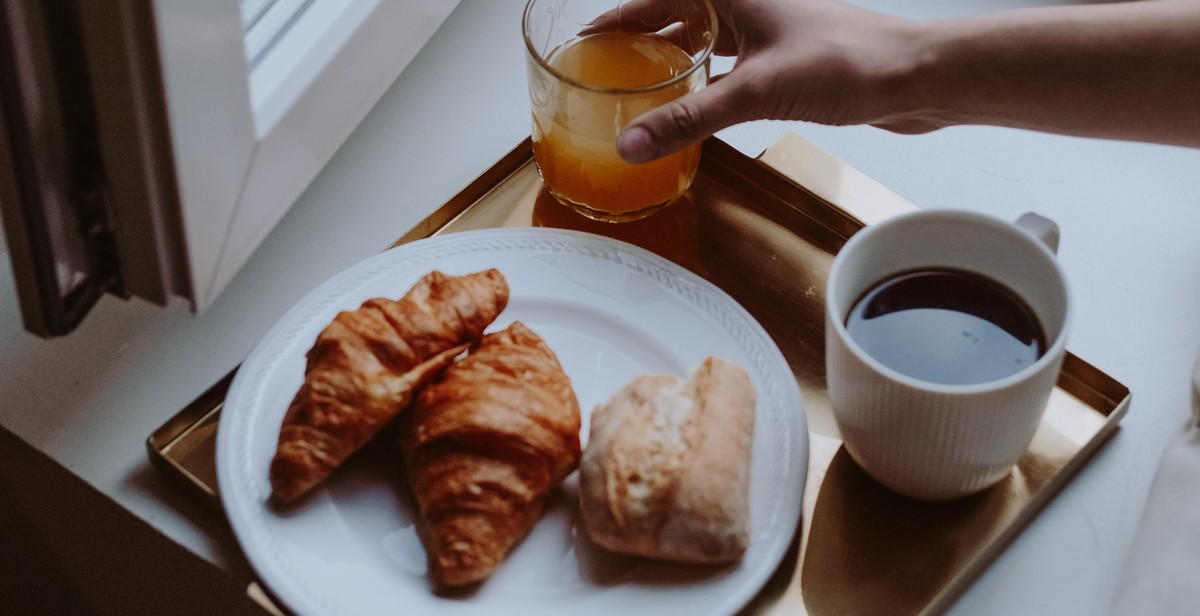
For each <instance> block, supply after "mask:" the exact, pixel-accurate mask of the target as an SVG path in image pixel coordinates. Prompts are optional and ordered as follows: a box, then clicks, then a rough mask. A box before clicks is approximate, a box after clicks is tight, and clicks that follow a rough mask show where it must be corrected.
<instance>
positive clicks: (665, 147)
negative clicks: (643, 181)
mask: <svg viewBox="0 0 1200 616" xmlns="http://www.w3.org/2000/svg"><path fill="white" fill-rule="evenodd" d="M736 81H737V79H734V78H732V75H731V76H727V77H726V78H724V79H721V80H719V81H717V82H715V83H713V84H711V85H710V86H709V87H707V88H705V89H703V90H700V91H698V92H693V93H691V94H688V95H687V96H684V97H682V98H679V99H677V100H675V101H672V102H670V103H668V104H666V105H663V106H662V107H659V108H657V109H655V110H653V111H650V112H647V113H646V114H644V115H642V116H640V117H638V118H636V119H634V121H633V122H630V123H629V126H627V127H625V129H624V130H622V131H621V134H620V135H619V136H618V137H617V153H618V154H619V155H620V156H621V158H623V159H625V160H626V161H627V162H631V163H644V162H649V161H651V160H654V159H657V158H662V157H663V156H666V155H668V154H671V153H673V152H676V151H678V150H679V149H681V148H683V147H685V146H688V145H691V144H693V143H699V142H700V141H702V140H704V139H706V138H708V137H709V136H711V135H712V134H713V133H715V132H717V131H719V130H721V129H722V128H725V127H728V126H732V125H734V124H736V123H738V122H741V121H744V120H747V119H749V117H750V116H749V115H748V114H749V113H751V112H750V110H749V109H747V108H746V106H745V105H738V104H736V103H737V101H736V100H735V99H736V97H737V96H738V89H737V85H736V83H735V82H736Z"/></svg>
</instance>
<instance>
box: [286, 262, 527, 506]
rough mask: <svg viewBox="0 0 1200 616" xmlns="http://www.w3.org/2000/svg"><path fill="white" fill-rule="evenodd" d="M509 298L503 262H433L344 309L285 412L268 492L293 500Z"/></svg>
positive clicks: (475, 336)
mask: <svg viewBox="0 0 1200 616" xmlns="http://www.w3.org/2000/svg"><path fill="white" fill-rule="evenodd" d="M507 303H508V283H507V282H506V281H505V280H504V277H503V276H502V275H501V274H500V272H498V271H497V270H494V269H492V270H488V271H484V272H478V273H474V274H467V275H465V276H447V275H445V274H443V273H441V272H437V271H434V272H430V273H429V274H427V275H426V276H424V277H423V278H421V279H420V280H419V281H417V283H416V284H415V285H414V286H413V287H412V289H410V290H409V291H408V293H406V294H405V295H404V297H402V298H400V299H399V300H388V299H382V298H377V299H370V300H367V301H366V302H364V303H363V304H362V306H361V307H360V308H358V309H357V310H353V311H345V312H341V313H339V314H338V315H337V316H336V317H334V319H333V321H332V322H331V323H330V324H329V325H328V326H326V327H325V329H324V330H322V331H321V333H320V334H319V335H318V336H317V340H316V342H315V343H314V344H313V346H312V348H311V349H309V351H308V355H307V366H306V368H305V377H304V384H303V385H302V386H301V387H300V389H299V391H297V392H296V395H295V397H294V398H293V399H292V402H291V404H290V406H289V407H288V410H287V414H286V415H285V416H284V419H283V425H282V426H281V428H280V432H279V444H278V447H277V449H276V453H275V457H274V459H273V460H272V461H271V467H270V478H271V487H272V499H273V500H274V501H275V502H276V503H278V504H289V503H292V502H294V501H296V500H297V499H299V498H300V497H301V496H303V495H304V494H306V493H307V492H308V491H309V490H311V489H312V488H313V487H315V486H316V485H317V484H319V483H320V482H322V481H324V480H325V479H326V478H327V477H328V476H329V475H330V474H331V473H332V472H333V470H334V469H335V468H337V467H338V466H339V465H340V464H341V463H342V462H344V461H345V460H346V458H348V457H349V456H350V454H352V453H353V452H354V451H356V450H358V449H359V448H360V447H362V445H363V444H365V443H366V442H367V441H368V440H370V438H371V437H372V436H374V435H375V434H376V433H377V432H378V431H379V430H380V429H381V428H382V427H383V426H384V425H385V424H387V422H389V421H390V420H391V419H392V418H394V417H395V416H396V414H397V413H399V412H400V410H401V409H403V408H404V407H406V406H408V404H409V403H410V402H411V401H412V398H413V396H414V393H415V392H416V391H417V390H418V389H419V388H420V387H421V386H422V385H423V384H424V383H425V382H427V381H428V380H430V379H432V378H433V377H435V376H437V375H438V374H440V373H441V372H442V370H443V369H445V367H446V366H448V365H449V364H450V363H451V362H452V361H453V360H454V357H455V356H456V355H458V354H459V353H461V352H462V351H463V350H465V348H466V346H465V345H466V344H468V343H472V342H474V341H477V340H479V339H480V337H481V336H482V335H483V330H484V328H486V327H487V326H488V324H490V323H491V322H492V321H493V320H494V319H495V318H496V316H497V315H499V314H500V312H501V311H502V310H504V307H505V306H506V305H507Z"/></svg>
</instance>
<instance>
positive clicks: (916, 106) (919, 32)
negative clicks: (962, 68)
mask: <svg viewBox="0 0 1200 616" xmlns="http://www.w3.org/2000/svg"><path fill="white" fill-rule="evenodd" d="M889 41H890V42H889V43H888V44H887V45H885V46H884V49H885V52H884V56H883V58H882V64H881V66H882V67H883V68H882V70H881V72H880V74H879V77H878V79H877V83H878V86H877V88H876V92H875V93H874V94H875V97H876V100H877V104H878V107H877V109H878V110H879V112H878V113H877V114H876V115H877V119H876V120H874V121H872V122H871V124H874V125H876V126H879V127H882V128H886V129H888V130H893V131H895V132H901V133H922V132H928V131H931V130H935V129H938V128H941V127H944V126H950V125H952V124H957V123H960V119H959V118H956V117H954V116H953V114H952V113H951V111H950V110H951V109H954V108H955V107H954V106H953V105H952V104H951V103H950V101H951V99H952V98H953V97H956V96H961V94H962V92H961V91H956V90H955V88H954V86H953V83H954V81H953V79H951V77H952V72H953V71H952V68H951V58H952V57H953V54H951V53H950V50H951V49H952V47H953V44H952V33H951V32H947V30H946V28H945V27H944V26H943V25H942V23H941V22H917V21H904V22H899V23H897V24H895V26H894V27H893V28H892V30H891V32H889Z"/></svg>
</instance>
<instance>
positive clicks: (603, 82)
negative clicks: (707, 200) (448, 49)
mask: <svg viewBox="0 0 1200 616" xmlns="http://www.w3.org/2000/svg"><path fill="white" fill-rule="evenodd" d="M524 34H525V47H526V50H527V52H528V53H527V54H526V55H527V60H528V66H529V96H530V103H531V109H532V112H533V156H534V160H535V161H536V162H537V166H538V170H539V171H540V172H541V174H542V180H543V181H544V182H545V185H546V187H547V188H548V189H549V190H550V192H551V193H552V194H553V195H554V196H555V197H556V198H557V199H558V200H559V201H561V202H562V203H564V204H566V205H567V206H569V207H571V208H573V209H575V210H576V211H578V212H580V213H581V214H583V215H585V216H587V217H589V218H593V219H596V220H603V221H609V222H621V221H628V220H637V219H639V218H644V217H646V216H648V215H650V214H652V213H653V212H655V211H657V210H659V209H661V208H663V207H666V206H667V205H669V204H671V203H672V202H673V201H674V200H675V199H676V198H678V197H679V196H680V195H682V194H683V193H684V191H686V190H687V189H688V187H689V186H690V185H691V183H692V180H693V179H694V178H695V177H696V169H697V167H698V165H699V163H700V146H699V145H695V146H691V147H688V148H686V149H684V150H682V151H680V152H677V153H675V154H671V155H669V156H667V157H665V158H661V159H659V160H656V161H652V162H649V163H642V164H630V163H626V162H625V161H623V160H621V158H620V157H619V156H617V133H618V132H620V130H621V129H622V128H624V127H625V125H626V124H628V123H629V122H630V121H631V120H633V119H634V118H636V117H638V116H639V115H641V114H643V113H645V112H647V111H649V110H651V109H653V108H655V107H658V106H660V105H663V104H665V103H668V102H670V101H672V100H674V99H676V98H679V97H680V96H683V95H684V94H687V93H688V92H693V91H696V90H699V89H700V88H703V87H705V86H706V85H708V73H709V57H710V56H711V55H712V49H713V45H714V44H715V42H716V37H717V17H716V12H715V11H714V10H713V7H712V5H711V4H710V3H709V0H635V1H634V2H629V3H625V2H621V1H619V0H529V3H528V4H527V5H526V7H525V16H524Z"/></svg>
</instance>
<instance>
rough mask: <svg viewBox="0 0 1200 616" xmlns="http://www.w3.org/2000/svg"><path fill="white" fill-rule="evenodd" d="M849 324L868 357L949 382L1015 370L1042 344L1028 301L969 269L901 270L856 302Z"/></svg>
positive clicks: (1043, 347) (977, 379)
mask: <svg viewBox="0 0 1200 616" xmlns="http://www.w3.org/2000/svg"><path fill="white" fill-rule="evenodd" d="M846 328H847V329H848V330H849V332H850V337H851V338H852V339H854V341H855V342H856V343H858V345H859V346H860V347H862V348H863V350H865V351H866V352H867V353H868V354H870V355H871V357H874V358H875V359H877V360H879V361H880V362H882V363H883V364H884V365H886V366H887V367H889V368H891V369H893V370H896V371H897V372H900V373H902V374H906V375H908V376H911V377H914V378H918V379H921V380H923V381H929V382H933V383H944V384H948V385H967V384H973V383H986V382H988V381H994V380H996V379H1000V378H1004V377H1006V376H1008V375H1010V374H1013V373H1016V372H1017V371H1019V370H1021V369H1022V368H1024V367H1026V366H1028V365H1030V364H1032V363H1033V362H1035V361H1037V358H1038V357H1041V355H1042V353H1044V352H1045V350H1046V334H1045V333H1044V332H1043V331H1042V326H1041V324H1040V323H1039V322H1038V319H1037V317H1036V316H1034V314H1033V311H1032V310H1030V308H1029V306H1028V305H1027V304H1026V303H1025V302H1024V301H1023V300H1022V299H1021V298H1020V297H1018V296H1017V294H1016V293H1014V292H1013V291H1011V290H1009V289H1008V288H1007V287H1005V286H1004V285H1002V284H1000V283H998V282H996V281H994V280H991V279H989V278H986V277H984V276H981V275H979V274H974V273H970V272H965V271H960V270H951V269H935V270H921V271H912V272H904V273H901V274H897V275H895V276H893V277H891V278H887V279H885V280H884V281H882V282H880V283H878V284H876V285H875V286H874V287H873V288H871V289H870V290H869V291H867V292H866V293H865V294H863V296H862V297H861V298H859V299H858V301H857V302H856V303H855V304H854V308H853V309H852V310H851V311H850V316H849V317H848V318H847V319H846Z"/></svg>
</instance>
